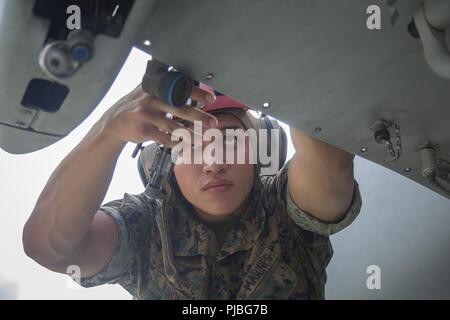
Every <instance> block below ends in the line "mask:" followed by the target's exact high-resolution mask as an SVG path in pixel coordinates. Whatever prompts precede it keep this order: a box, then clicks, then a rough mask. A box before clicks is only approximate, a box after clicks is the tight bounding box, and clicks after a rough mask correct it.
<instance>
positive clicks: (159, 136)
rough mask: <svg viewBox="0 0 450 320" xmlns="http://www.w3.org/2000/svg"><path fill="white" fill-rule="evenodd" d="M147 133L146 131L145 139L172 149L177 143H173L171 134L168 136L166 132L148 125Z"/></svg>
mask: <svg viewBox="0 0 450 320" xmlns="http://www.w3.org/2000/svg"><path fill="white" fill-rule="evenodd" d="M145 131H146V137H145V139H146V140H151V141H155V142H157V143H159V144H163V145H165V146H168V147H171V148H172V147H173V146H174V145H175V144H176V143H177V142H176V141H171V136H170V134H167V133H165V132H164V131H162V130H159V129H158V128H156V127H154V126H152V125H148V126H147V127H146V130H145Z"/></svg>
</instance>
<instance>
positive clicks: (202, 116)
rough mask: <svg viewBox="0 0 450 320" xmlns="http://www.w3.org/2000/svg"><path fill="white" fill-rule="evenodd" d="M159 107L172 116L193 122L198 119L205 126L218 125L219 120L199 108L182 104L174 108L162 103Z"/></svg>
mask: <svg viewBox="0 0 450 320" xmlns="http://www.w3.org/2000/svg"><path fill="white" fill-rule="evenodd" d="M161 107H162V109H163V111H164V112H167V113H171V114H173V115H174V116H176V117H178V118H181V119H184V120H188V121H189V122H191V123H194V121H200V122H201V125H202V126H205V127H207V128H212V127H217V126H218V125H219V120H218V119H217V118H216V117H215V116H214V115H212V114H210V113H207V112H205V111H203V110H201V109H199V108H195V107H192V106H189V105H184V106H182V107H179V108H174V107H170V106H167V105H163V106H161Z"/></svg>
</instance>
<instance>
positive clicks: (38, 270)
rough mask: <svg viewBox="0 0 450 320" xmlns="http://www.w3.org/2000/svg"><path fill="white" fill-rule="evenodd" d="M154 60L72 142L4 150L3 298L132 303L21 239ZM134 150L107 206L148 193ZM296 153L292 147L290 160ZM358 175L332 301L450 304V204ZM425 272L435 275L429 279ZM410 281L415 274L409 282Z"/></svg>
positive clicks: (142, 58)
mask: <svg viewBox="0 0 450 320" xmlns="http://www.w3.org/2000/svg"><path fill="white" fill-rule="evenodd" d="M148 58H149V56H148V55H147V54H146V53H143V52H141V51H139V50H137V49H133V50H132V52H131V53H130V56H129V58H128V60H127V61H126V63H125V65H124V66H123V68H122V70H121V72H120V74H119V75H118V77H117V78H116V80H115V82H114V84H113V85H112V87H111V89H110V90H109V92H108V93H107V94H106V96H105V97H104V99H103V100H102V101H101V103H100V104H99V106H98V107H97V108H96V109H95V110H94V111H93V113H92V114H91V115H90V116H89V117H88V118H87V119H86V120H85V121H84V122H83V123H82V124H80V125H79V126H78V127H77V128H76V129H74V130H73V131H72V132H71V134H70V135H69V136H67V137H65V138H64V139H62V140H60V141H59V142H57V143H55V144H53V145H51V146H49V147H47V148H45V149H43V150H39V151H36V152H33V153H30V154H25V155H11V154H8V153H6V152H5V151H3V150H1V149H0V179H1V183H0V194H1V196H2V198H1V201H0V214H1V215H2V220H1V223H0V237H1V238H0V240H1V241H0V299H2V298H10V299H130V298H131V296H130V295H129V294H128V293H127V292H126V291H125V290H124V289H122V288H121V287H120V286H118V285H105V286H101V287H97V288H90V289H82V288H79V289H73V287H74V286H73V285H72V283H71V280H70V279H69V277H68V276H66V275H62V274H57V273H54V272H51V271H49V270H47V269H45V268H43V267H41V266H39V265H38V264H37V263H36V262H34V261H32V260H31V259H29V258H28V257H27V256H26V255H25V254H24V252H23V248H22V240H21V237H22V228H23V225H24V223H25V221H26V220H27V218H28V216H29V215H30V213H31V211H32V209H33V207H34V205H35V202H36V200H37V198H38V196H39V194H40V192H41V191H42V189H43V188H44V186H45V184H46V182H47V180H48V178H49V177H50V175H51V173H52V172H53V170H54V169H55V168H56V167H57V166H58V164H59V163H60V162H61V161H62V159H63V158H64V157H65V156H66V155H67V154H68V153H69V152H70V151H71V150H72V149H73V148H74V147H75V146H76V144H77V143H78V142H79V141H80V140H81V139H82V138H83V136H84V135H85V134H86V133H87V131H88V130H89V129H90V128H91V126H92V125H93V124H94V123H95V122H96V121H97V120H98V119H99V118H100V116H101V115H102V114H103V112H105V110H107V109H108V108H109V107H110V106H112V105H113V104H114V102H115V101H117V100H118V99H120V98H121V97H122V96H123V95H125V94H126V93H128V92H129V91H131V90H132V89H133V88H135V87H136V86H137V85H138V84H139V83H140V81H141V78H142V75H143V72H144V70H145V66H146V62H147V60H148ZM285 128H286V129H287V126H285ZM287 133H288V134H289V132H288V130H287ZM289 140H290V139H289ZM134 147H135V145H134V144H132V143H129V144H127V146H126V147H125V149H124V151H123V152H122V154H121V156H120V158H119V160H118V163H117V166H116V170H115V174H114V177H113V179H112V182H111V185H110V187H109V189H108V192H107V194H106V197H105V199H104V201H103V203H105V202H108V201H110V200H113V199H120V198H122V197H123V194H124V192H128V193H132V194H135V193H141V192H142V191H143V189H144V188H143V185H142V183H141V181H140V178H139V174H138V171H137V165H136V159H132V158H131V154H132V152H133V149H134ZM292 154H293V147H292V144H289V149H288V158H290V157H291V156H292ZM355 176H356V179H357V181H358V182H359V184H360V187H361V193H362V196H363V209H362V210H361V214H360V217H359V218H358V219H357V220H356V221H355V222H354V223H353V224H352V225H351V226H350V227H349V228H348V230H346V231H344V232H342V233H340V234H338V235H336V236H333V237H332V242H333V246H334V248H335V258H334V259H333V260H332V263H331V264H330V267H329V269H328V273H329V282H328V284H327V297H328V298H344V299H345V298H369V299H370V298H380V297H385V298H404V297H412V298H414V297H422V298H427V297H437V298H442V297H447V298H450V290H449V288H450V276H449V275H448V271H447V270H448V267H449V266H450V259H449V254H448V247H449V244H450V233H449V226H450V201H448V200H447V199H445V198H443V197H442V196H439V195H437V194H435V193H433V192H431V191H430V190H428V189H426V188H424V187H422V186H420V185H418V184H416V183H414V182H412V181H410V180H408V179H406V178H404V177H402V176H401V175H398V174H396V173H393V172H391V171H389V170H387V169H385V168H383V167H381V166H379V165H376V164H374V163H372V162H369V161H367V160H365V159H363V158H360V157H356V160H355ZM436 250H437V251H436ZM349 257H350V259H349ZM424 261H425V262H424ZM371 264H378V265H380V266H381V267H382V270H386V272H385V273H384V274H386V279H388V281H384V280H383V282H382V283H383V290H381V291H378V292H374V291H369V290H368V289H367V288H366V286H365V279H366V278H367V274H366V273H365V270H366V267H367V266H368V265H371ZM383 268H384V269H383ZM426 270H432V273H428V275H427V276H425V277H424V276H423V273H424V272H426ZM405 274H406V275H408V274H409V276H408V277H406V280H405ZM430 274H431V275H430ZM421 279H422V280H421ZM423 279H425V280H423ZM68 283H70V285H68Z"/></svg>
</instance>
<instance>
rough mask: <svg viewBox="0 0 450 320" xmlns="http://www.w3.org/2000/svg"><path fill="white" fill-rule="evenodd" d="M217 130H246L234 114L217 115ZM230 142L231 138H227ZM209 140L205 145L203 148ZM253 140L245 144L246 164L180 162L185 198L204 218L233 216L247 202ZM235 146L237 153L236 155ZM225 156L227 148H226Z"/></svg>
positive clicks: (179, 178)
mask: <svg viewBox="0 0 450 320" xmlns="http://www.w3.org/2000/svg"><path fill="white" fill-rule="evenodd" d="M216 117H217V119H218V120H219V125H218V127H217V129H220V130H222V131H223V132H224V133H225V129H227V128H228V129H238V128H240V129H242V130H245V127H244V125H243V124H242V122H241V121H240V120H239V119H238V118H236V117H234V116H233V115H231V114H217V115H216ZM226 139H227V141H228V142H229V141H230V139H229V138H226ZM207 144H208V143H207V142H206V143H204V144H203V150H204V148H205V147H206V145H207ZM249 145H250V142H249V141H248V138H247V141H246V143H245V159H246V161H245V164H236V162H237V161H236V157H235V162H234V163H233V164H229V163H225V161H223V162H224V163H223V164H218V163H215V162H213V163H211V164H207V163H206V162H205V161H203V163H202V164H177V165H175V167H174V173H175V177H176V179H177V182H178V185H179V187H180V190H181V192H182V193H183V195H184V197H185V198H186V199H187V200H188V201H189V202H190V203H191V204H192V205H193V206H194V208H195V209H196V211H197V212H198V213H199V214H200V216H203V217H204V218H210V219H211V220H221V219H223V218H226V217H227V216H233V215H234V214H235V213H236V212H237V211H238V210H239V209H242V207H243V206H245V205H246V200H247V198H248V196H249V194H250V191H251V189H252V186H253V181H254V180H253V179H254V170H255V168H254V165H253V164H249V162H250V161H249V152H251V151H250V150H251V148H250V147H249ZM237 148H238V147H234V151H235V152H234V153H235V155H236V154H237ZM223 154H224V159H225V157H226V148H223Z"/></svg>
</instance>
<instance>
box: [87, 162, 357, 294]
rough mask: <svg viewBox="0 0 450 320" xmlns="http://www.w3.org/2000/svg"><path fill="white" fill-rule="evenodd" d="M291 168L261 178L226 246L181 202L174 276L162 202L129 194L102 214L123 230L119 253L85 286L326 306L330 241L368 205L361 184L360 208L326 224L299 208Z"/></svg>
mask: <svg viewBox="0 0 450 320" xmlns="http://www.w3.org/2000/svg"><path fill="white" fill-rule="evenodd" d="M288 164H289V162H287V163H286V164H285V165H284V167H283V168H282V169H281V170H280V171H279V172H278V174H277V175H276V176H268V177H262V178H259V177H256V178H255V184H254V187H253V190H252V194H251V200H250V205H249V210H247V211H246V212H245V213H244V214H243V215H242V216H241V218H240V219H239V220H237V222H236V223H235V224H234V226H233V228H232V229H231V231H230V233H229V234H228V237H227V238H226V239H225V242H224V243H223V245H222V247H221V248H219V247H218V244H217V241H216V238H215V235H214V232H213V231H212V230H211V229H209V228H208V227H207V226H206V225H205V224H204V223H202V222H201V221H200V220H198V219H197V218H196V217H195V216H194V215H193V214H192V211H191V210H192V208H190V206H189V205H188V204H187V203H186V202H185V201H186V200H184V199H183V200H179V201H176V202H177V203H174V204H173V205H174V214H173V215H172V216H171V218H170V219H169V220H170V221H169V224H168V230H167V232H169V234H170V237H171V241H172V246H173V259H174V263H175V266H176V270H177V274H176V276H170V275H168V274H167V272H166V271H165V268H164V261H163V255H162V241H161V235H160V231H159V230H160V229H159V228H157V220H158V215H159V213H160V212H161V203H160V201H158V200H155V199H152V198H151V197H149V196H148V194H147V193H146V192H143V193H141V194H138V195H131V194H128V193H125V195H124V198H123V199H121V200H115V201H111V202H109V203H107V204H105V205H103V206H102V207H101V208H100V210H101V211H103V212H105V213H107V214H108V215H110V216H111V217H112V218H113V219H114V220H115V222H116V224H117V226H118V230H119V238H118V239H119V240H118V244H117V249H116V252H115V254H114V255H113V257H112V259H111V261H110V262H109V263H108V264H107V265H106V266H105V267H104V269H103V270H102V271H100V273H98V274H97V275H95V276H93V277H89V278H82V279H81V284H82V285H83V286H85V287H91V286H96V285H100V284H105V283H118V284H120V285H121V286H122V287H124V288H125V289H126V290H127V291H128V292H130V293H131V294H132V295H133V297H134V298H135V299H323V298H324V289H325V282H326V272H325V269H326V267H327V265H328V263H329V261H330V259H331V257H332V255H333V250H332V247H331V243H330V240H329V235H331V234H333V233H336V232H338V231H340V230H341V229H343V228H344V227H346V226H348V225H349V224H350V223H351V222H352V221H353V220H354V219H355V217H356V216H357V215H358V213H359V211H360V209H361V205H362V200H361V195H360V192H359V186H358V183H357V182H356V180H355V182H354V185H355V188H354V194H353V200H352V203H351V205H350V207H349V209H348V211H347V213H346V215H345V217H344V218H343V219H342V220H341V221H340V222H338V223H324V222H321V221H319V220H317V219H315V218H314V217H312V216H311V215H309V214H308V213H306V212H304V211H302V210H301V209H300V208H298V207H297V206H296V205H295V204H294V202H293V201H292V199H291V197H290V195H289V192H288V190H287V167H288Z"/></svg>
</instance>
